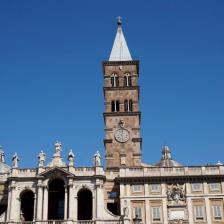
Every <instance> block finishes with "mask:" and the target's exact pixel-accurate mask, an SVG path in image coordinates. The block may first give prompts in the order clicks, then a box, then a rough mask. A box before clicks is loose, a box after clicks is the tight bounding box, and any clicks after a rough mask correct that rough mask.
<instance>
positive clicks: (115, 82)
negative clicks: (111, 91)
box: [110, 74, 119, 87]
mask: <svg viewBox="0 0 224 224" xmlns="http://www.w3.org/2000/svg"><path fill="white" fill-rule="evenodd" d="M110 80H111V86H112V87H117V86H119V77H118V75H117V74H112V76H111V77H110Z"/></svg>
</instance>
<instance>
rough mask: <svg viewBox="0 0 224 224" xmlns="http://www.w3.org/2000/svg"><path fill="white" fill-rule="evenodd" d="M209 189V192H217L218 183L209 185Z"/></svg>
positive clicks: (218, 188)
mask: <svg viewBox="0 0 224 224" xmlns="http://www.w3.org/2000/svg"><path fill="white" fill-rule="evenodd" d="M209 188H210V191H219V190H220V185H219V183H210V184H209Z"/></svg>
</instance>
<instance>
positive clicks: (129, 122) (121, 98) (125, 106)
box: [103, 17, 142, 169]
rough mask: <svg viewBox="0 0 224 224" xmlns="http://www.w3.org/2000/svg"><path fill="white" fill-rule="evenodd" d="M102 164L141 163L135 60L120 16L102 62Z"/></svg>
mask: <svg viewBox="0 0 224 224" xmlns="http://www.w3.org/2000/svg"><path fill="white" fill-rule="evenodd" d="M103 74H104V105H105V112H104V123H105V139H104V145H105V150H106V168H107V169H110V168H118V167H121V166H127V167H139V166H141V155H142V152H141V151H142V150H141V144H142V139H141V135H140V122H141V113H140V111H139V86H138V78H139V61H136V60H133V59H132V57H131V54H130V52H129V49H128V46H127V43H126V41H125V38H124V34H123V31H122V23H121V18H120V17H119V18H118V21H117V33H116V37H115V40H114V44H113V48H112V51H111V54H110V58H109V60H108V61H104V62H103Z"/></svg>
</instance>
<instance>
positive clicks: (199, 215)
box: [194, 205, 205, 220]
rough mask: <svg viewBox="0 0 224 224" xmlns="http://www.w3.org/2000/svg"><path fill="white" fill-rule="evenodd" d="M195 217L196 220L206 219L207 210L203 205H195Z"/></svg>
mask: <svg viewBox="0 0 224 224" xmlns="http://www.w3.org/2000/svg"><path fill="white" fill-rule="evenodd" d="M194 213H195V219H196V220H204V218H205V210H204V206H203V205H197V206H195V207H194Z"/></svg>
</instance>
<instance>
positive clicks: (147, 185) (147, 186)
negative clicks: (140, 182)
mask: <svg viewBox="0 0 224 224" xmlns="http://www.w3.org/2000/svg"><path fill="white" fill-rule="evenodd" d="M144 191H145V192H144V193H145V195H146V196H148V195H149V184H144Z"/></svg>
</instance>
